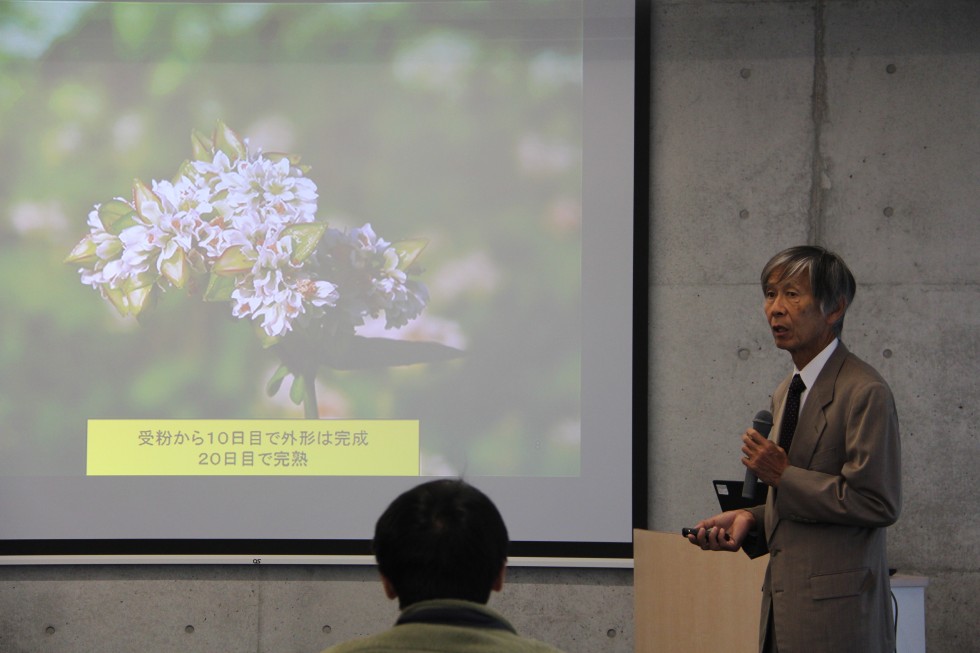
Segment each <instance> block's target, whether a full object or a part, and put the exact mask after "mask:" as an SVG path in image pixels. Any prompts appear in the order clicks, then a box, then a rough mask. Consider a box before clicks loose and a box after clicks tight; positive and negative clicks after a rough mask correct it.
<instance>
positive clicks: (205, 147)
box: [191, 129, 214, 161]
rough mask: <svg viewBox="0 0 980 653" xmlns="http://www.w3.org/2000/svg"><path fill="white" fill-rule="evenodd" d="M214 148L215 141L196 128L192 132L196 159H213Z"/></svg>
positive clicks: (192, 149)
mask: <svg viewBox="0 0 980 653" xmlns="http://www.w3.org/2000/svg"><path fill="white" fill-rule="evenodd" d="M213 148H214V143H213V142H212V141H211V139H210V138H208V137H207V136H206V135H205V134H203V133H201V132H199V131H198V130H196V129H195V130H194V131H193V132H191V153H192V156H193V157H194V160H195V161H211V160H212V159H213V158H214V155H213V154H212V152H211V150H212V149H213Z"/></svg>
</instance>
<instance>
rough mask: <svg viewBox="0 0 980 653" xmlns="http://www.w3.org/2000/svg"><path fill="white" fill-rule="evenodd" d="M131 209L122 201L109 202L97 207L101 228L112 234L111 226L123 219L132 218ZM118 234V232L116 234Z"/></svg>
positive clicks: (127, 203)
mask: <svg viewBox="0 0 980 653" xmlns="http://www.w3.org/2000/svg"><path fill="white" fill-rule="evenodd" d="M132 214H133V207H132V206H130V205H129V202H124V201H123V200H109V201H108V202H106V203H104V204H102V205H101V206H99V221H100V222H101V223H102V227H103V228H104V229H105V230H106V231H108V232H110V233H113V225H115V224H116V223H117V222H119V221H120V220H121V219H123V218H127V217H132ZM116 233H118V232H116Z"/></svg>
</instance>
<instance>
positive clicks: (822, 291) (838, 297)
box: [762, 245, 857, 337]
mask: <svg viewBox="0 0 980 653" xmlns="http://www.w3.org/2000/svg"><path fill="white" fill-rule="evenodd" d="M804 272H806V273H807V274H808V276H809V278H810V290H811V291H812V292H813V298H814V299H816V300H817V304H818V305H819V306H820V311H821V312H822V313H823V314H824V315H829V314H830V313H832V312H833V311H835V310H836V309H837V307H838V306H840V305H841V303H842V302H843V305H844V313H846V312H847V308H848V307H849V306H850V305H851V302H852V301H854V293H855V292H856V290H857V284H855V282H854V275H853V274H851V271H850V270H849V269H848V267H847V264H846V263H844V259H842V258H841V257H840V256H838V255H837V254H835V253H833V252H830V251H828V250H826V249H824V248H823V247H817V246H815V245H800V246H798V247H790V248H789V249H784V250H783V251H781V252H779V253H778V254H776V255H775V256H773V257H772V258H771V259H769V262H768V263H766V266H765V267H764V268H762V289H763V291H765V289H766V286H767V285H768V284H769V281H770V278H771V277H772V276H773V274H775V279H773V281H777V282H778V281H782V280H784V279H790V278H792V277H795V276H797V275H799V274H802V273H804ZM844 313H841V316H840V319H839V320H837V321H836V322H834V325H833V328H834V333H835V334H836V335H837V337H840V334H841V330H842V329H843V328H844Z"/></svg>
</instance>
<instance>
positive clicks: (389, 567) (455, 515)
mask: <svg viewBox="0 0 980 653" xmlns="http://www.w3.org/2000/svg"><path fill="white" fill-rule="evenodd" d="M507 545H508V538H507V527H506V526H505V525H504V520H503V518H501V516H500V513H499V512H498V511H497V507H496V506H494V504H493V502H492V501H490V499H489V498H488V497H487V496H486V495H485V494H483V493H482V492H480V491H479V490H477V489H476V488H475V487H473V486H471V485H469V484H468V483H466V482H464V481H462V480H459V479H446V480H437V481H430V482H427V483H423V484H421V485H418V486H416V487H414V488H412V489H411V490H408V491H407V492H405V493H403V494H402V495H400V496H399V497H398V498H396V499H395V500H394V501H393V502H392V503H391V505H390V506H388V509H387V510H385V511H384V513H383V514H382V515H381V517H380V518H379V519H378V523H377V525H376V526H375V531H374V555H375V557H376V558H377V561H378V570H379V571H380V573H381V576H382V580H383V582H384V584H385V591H386V592H387V594H388V596H389V597H391V598H395V597H396V596H397V597H398V600H399V605H400V606H401V607H402V608H406V607H408V606H409V605H412V604H413V603H417V602H419V601H424V600H428V599H463V600H466V601H473V602H476V603H486V602H487V600H488V599H489V598H490V592H491V591H492V590H499V589H500V587H501V585H502V583H503V570H504V566H505V564H506V562H507Z"/></svg>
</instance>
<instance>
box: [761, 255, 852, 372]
mask: <svg viewBox="0 0 980 653" xmlns="http://www.w3.org/2000/svg"><path fill="white" fill-rule="evenodd" d="M779 272H780V271H779V270H777V271H776V272H775V273H773V274H772V275H771V276H770V277H769V280H768V282H767V283H766V287H765V289H764V294H765V304H764V308H765V311H766V320H767V321H768V322H769V328H770V329H771V330H772V337H773V340H775V342H776V346H777V347H779V348H780V349H785V350H786V351H788V352H789V353H790V355H791V356H792V357H793V363H794V364H795V365H796V367H797V368H799V369H803V367H804V366H805V365H806V364H807V363H809V362H810V361H811V360H813V358H814V356H816V355H817V354H819V353H820V352H821V351H822V350H823V348H824V347H826V346H827V345H829V344H830V343H831V341H832V340H833V339H834V337H835V335H834V329H833V324H834V322H835V321H836V320H837V318H838V317H840V313H839V312H838V311H834V312H833V313H831V314H830V315H824V314H823V313H822V312H821V311H820V306H819V304H818V303H817V301H816V300H815V299H814V297H813V291H812V290H811V289H810V277H809V275H808V274H807V273H806V272H803V273H801V274H798V275H796V276H795V277H790V278H787V279H783V280H781V281H776V279H777V278H778V276H779Z"/></svg>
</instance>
